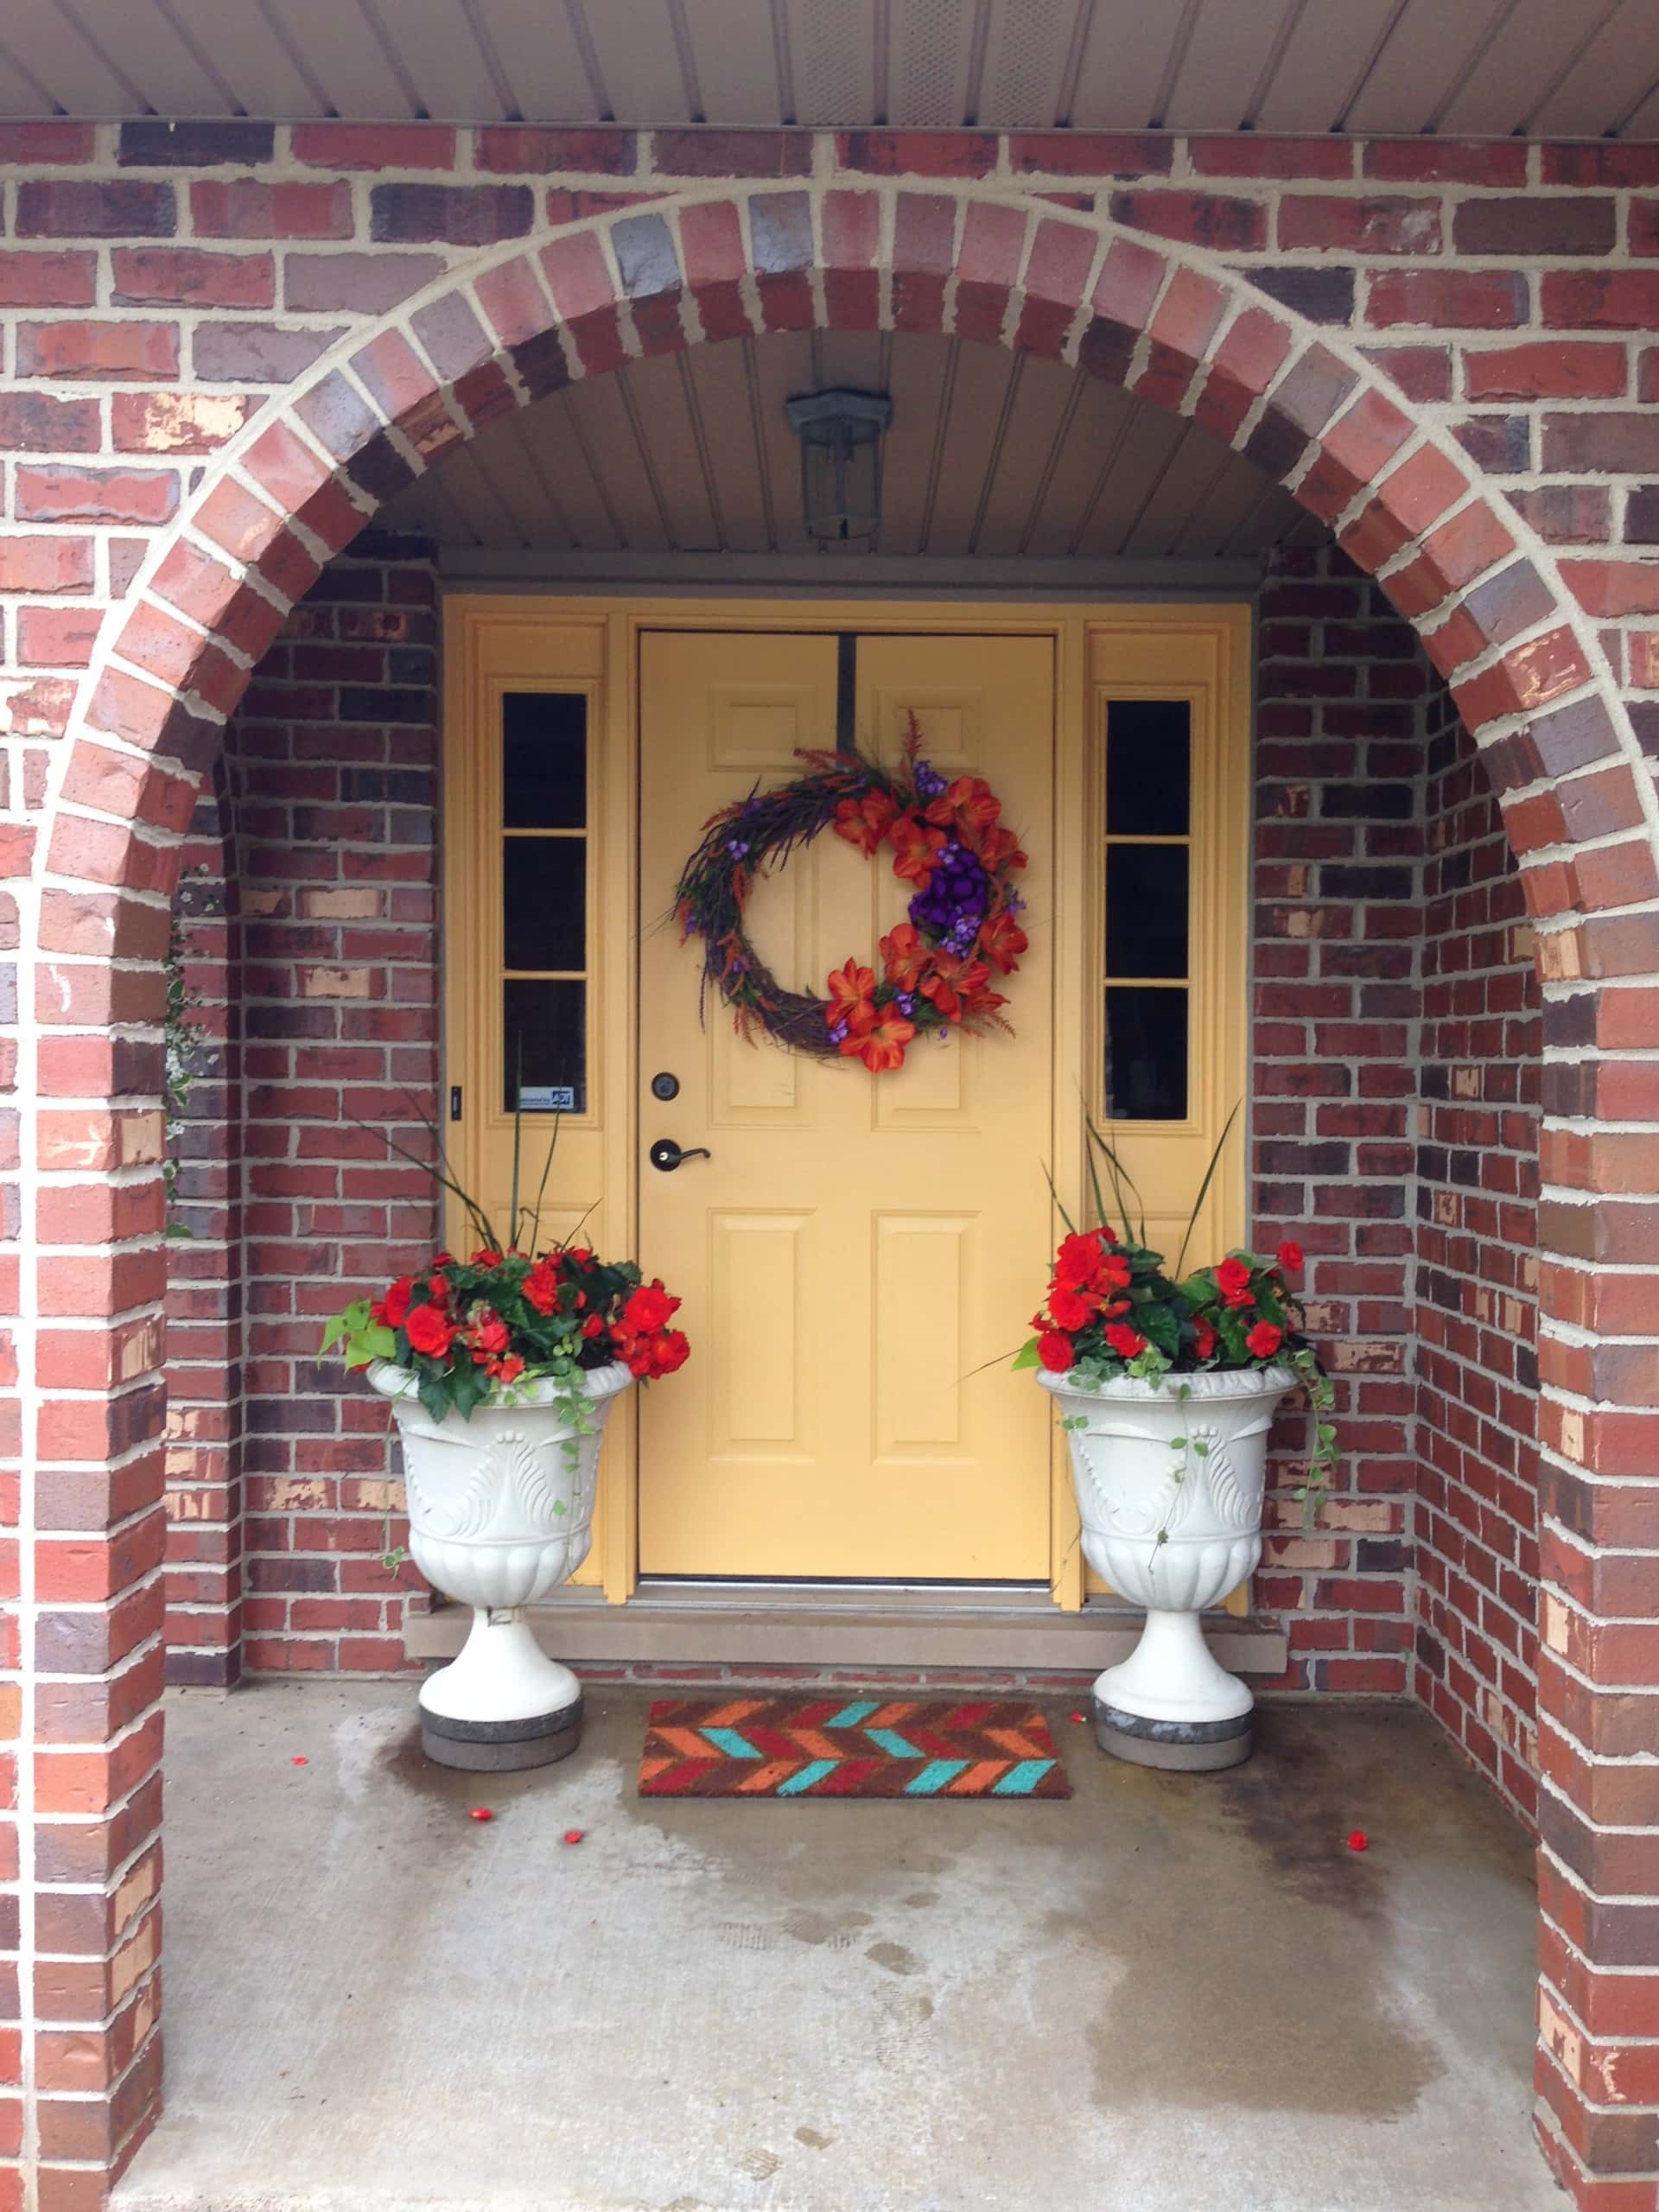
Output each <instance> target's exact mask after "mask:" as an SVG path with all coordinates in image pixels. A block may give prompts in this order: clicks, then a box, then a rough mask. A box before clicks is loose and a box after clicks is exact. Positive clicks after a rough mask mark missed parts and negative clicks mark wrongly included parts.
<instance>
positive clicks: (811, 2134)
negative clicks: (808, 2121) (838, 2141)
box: [795, 2127, 835, 2151]
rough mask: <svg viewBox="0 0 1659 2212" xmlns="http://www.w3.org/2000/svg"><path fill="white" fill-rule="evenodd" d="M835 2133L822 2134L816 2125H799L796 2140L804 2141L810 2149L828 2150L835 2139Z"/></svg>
mask: <svg viewBox="0 0 1659 2212" xmlns="http://www.w3.org/2000/svg"><path fill="white" fill-rule="evenodd" d="M795 2140H796V2141H797V2142H798V2143H804V2144H805V2145H806V2147H807V2149H808V2150H809V2151H827V2150H828V2149H829V2145H831V2144H832V2143H833V2142H834V2141H835V2137H834V2136H833V2135H820V2134H819V2133H818V2131H817V2128H816V2127H798V2128H797V2129H796V2131H795Z"/></svg>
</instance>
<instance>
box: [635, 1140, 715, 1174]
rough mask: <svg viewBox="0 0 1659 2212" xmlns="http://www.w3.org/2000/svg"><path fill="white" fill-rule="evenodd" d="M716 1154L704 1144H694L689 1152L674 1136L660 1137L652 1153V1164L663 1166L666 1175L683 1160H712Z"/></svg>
mask: <svg viewBox="0 0 1659 2212" xmlns="http://www.w3.org/2000/svg"><path fill="white" fill-rule="evenodd" d="M714 1156H715V1155H714V1154H713V1153H711V1152H710V1151H709V1147H708V1146H707V1145H704V1144H694V1145H693V1146H692V1147H691V1148H690V1151H689V1152H682V1151H681V1150H680V1147H678V1145H677V1144H676V1143H675V1141H674V1140H673V1138H672V1137H658V1140H657V1141H656V1143H655V1144H654V1145H652V1147H651V1153H650V1160H651V1164H652V1166H653V1167H659V1168H661V1170H662V1172H663V1173H664V1175H670V1174H671V1173H673V1171H674V1170H675V1168H677V1166H679V1164H680V1162H681V1161H682V1160H712V1159H713V1158H714Z"/></svg>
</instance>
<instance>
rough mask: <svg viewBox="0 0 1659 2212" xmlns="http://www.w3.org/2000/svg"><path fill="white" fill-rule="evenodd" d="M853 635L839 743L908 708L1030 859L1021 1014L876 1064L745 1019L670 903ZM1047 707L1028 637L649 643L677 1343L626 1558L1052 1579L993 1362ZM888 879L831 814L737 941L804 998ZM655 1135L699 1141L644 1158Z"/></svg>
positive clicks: (829, 726)
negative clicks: (810, 1048) (633, 1552)
mask: <svg viewBox="0 0 1659 2212" xmlns="http://www.w3.org/2000/svg"><path fill="white" fill-rule="evenodd" d="M849 654H850V655H851V656H853V657H854V660H853V665H854V667H855V684H854V690H853V698H854V703H855V713H854V717H853V719H854V723H855V729H856V734H857V737H858V741H859V742H860V743H861V745H863V746H865V747H868V748H873V749H874V750H875V751H876V752H877V753H879V754H880V756H881V757H883V758H887V759H891V758H893V757H896V755H897V753H898V749H899V743H900V741H901V738H902V735H903V732H904V728H905V724H906V715H907V714H908V713H909V712H910V711H911V710H912V709H914V711H915V713H916V714H917V715H918V718H919V720H920V722H921V726H922V729H923V733H924V747H925V752H926V753H927V755H928V757H930V758H931V760H933V761H934V762H935V763H936V764H937V766H938V767H939V768H940V770H941V771H942V772H944V773H947V774H954V773H960V772H974V773H977V774H981V775H983V776H985V777H986V778H988V780H989V781H990V783H991V785H992V787H993V789H994V790H995V791H996V792H997V793H998V795H999V796H1000V797H1001V799H1002V802H1003V808H1004V818H1005V819H1006V820H1007V822H1008V823H1010V824H1011V826H1013V827H1014V829H1017V830H1018V831H1019V833H1020V838H1021V842H1022V843H1023V844H1024V846H1025V849H1026V850H1027V853H1028V854H1029V855H1030V867H1029V868H1028V870H1027V874H1026V878H1025V888H1026V890H1027V894H1028V897H1029V899H1030V912H1029V913H1028V915H1027V928H1028V933H1029V935H1030V938H1031V946H1030V950H1029V951H1028V953H1027V955H1026V957H1024V958H1023V960H1022V961H1021V963H1020V973H1019V974H1018V976H1015V977H1014V980H1013V982H1012V983H1011V985H1009V986H1008V996H1009V1000H1010V1004H1009V1007H1008V1008H1007V1013H1008V1016H1009V1019H1010V1020H1011V1021H1012V1023H1013V1026H1014V1030H1015V1032H1016V1034H1015V1035H1014V1037H1012V1038H1009V1037H1005V1036H1000V1035H993V1036H990V1037H987V1038H969V1039H963V1038H959V1037H958V1038H953V1039H951V1040H950V1042H949V1043H948V1044H945V1045H943V1046H927V1047H925V1049H924V1048H922V1047H919V1046H915V1047H912V1051H911V1054H910V1058H909V1059H908V1061H907V1063H906V1065H905V1066H904V1067H903V1068H902V1069H901V1070H899V1071H897V1072H896V1073H891V1074H885V1075H880V1076H873V1075H869V1074H868V1073H866V1072H865V1071H864V1070H863V1069H862V1068H861V1067H860V1066H859V1065H857V1064H856V1063H855V1062H852V1061H848V1060H842V1061H836V1062H829V1061H821V1060H817V1059H815V1058H807V1057H805V1056H804V1055H802V1054H799V1053H789V1052H782V1051H779V1050H778V1049H777V1048H775V1047H773V1046H770V1045H766V1044H764V1043H763V1044H759V1045H753V1044H748V1043H746V1042H744V1041H743V1040H742V1039H739V1038H738V1037H736V1036H735V1035H734V1033H733V1031H732V1027H731V1023H730V1020H729V1017H728V1015H727V1014H726V1013H725V1011H724V1009H723V1008H722V1007H721V1006H720V1005H719V1004H718V1003H714V1002H711V1003H709V1004H708V1005H706V1006H700V1003H699V1001H700V991H699V965H698V961H697V957H696V951H695V950H693V949H692V948H690V947H686V946H683V945H682V944H680V942H679V938H678V932H677V930H675V928H674V927H673V925H672V924H671V923H669V922H665V921H664V916H666V914H667V912H668V910H669V908H670V906H671V903H672V896H673V889H674V885H675V882H676V880H677V876H678V874H679V871H680V868H681V867H682V865H683V862H684V861H685V859H686V857H687V856H688V855H689V854H690V852H691V851H692V849H693V848H694V847H695V845H696V842H697V838H698V836H699V834H700V831H701V829H702V824H703V823H704V822H705V821H706V820H707V818H708V817H709V816H710V815H711V814H713V813H715V811H716V810H718V809H719V808H720V807H721V806H723V805H725V804H728V802H729V801H731V800H733V799H734V798H741V797H743V796H744V795H745V793H747V791H749V790H750V789H751V788H752V787H753V785H754V784H755V783H756V782H757V781H760V782H761V783H762V784H772V783H775V782H777V781H779V780H783V779H787V778H789V777H790V776H791V775H793V774H796V773H798V772H799V770H798V762H797V761H796V759H795V751H796V748H797V747H800V746H818V747H830V746H833V745H834V744H835V742H836V718H837V696H838V685H839V687H840V690H841V696H842V699H843V701H844V699H845V696H846V682H847V673H848V669H847V661H848V657H849ZM1054 713H1055V677H1054V645H1053V641H1052V639H1049V638H1043V637H995V636H981V637H964V636H961V635H956V636H950V637H939V636H892V635H884V636H876V635H865V636H861V637H859V638H858V639H856V640H855V641H852V640H849V639H837V638H836V637H835V636H831V635H824V634H813V633H811V632H805V631H799V632H785V633H779V632H776V631H772V632H766V633H764V634H762V633H758V632H747V633H745V632H720V633H715V634H710V633H709V632H692V633H687V632H674V631H671V630H658V631H649V630H648V631H646V632H645V633H644V635H643V636H642V638H641V639H640V661H639V744H640V760H639V790H640V794H641V804H640V812H641V824H640V876H641V880H640V912H641V916H642V931H641V940H640V977H639V1063H638V1065H639V1086H640V1087H639V1122H638V1127H639V1132H640V1139H641V1143H640V1152H641V1167H640V1178H641V1188H640V1194H639V1249H640V1251H641V1252H642V1253H643V1254H645V1255H646V1256H647V1257H648V1259H649V1262H650V1267H651V1271H652V1273H653V1274H656V1273H660V1274H662V1275H663V1276H664V1279H665V1280H666V1281H668V1283H669V1284H670V1286H671V1287H672V1288H673V1289H675V1290H677V1291H678V1292H679V1293H680V1294H681V1295H682V1296H683V1299H684V1301H685V1304H684V1309H683V1313H682V1314H681V1316H680V1319H681V1320H682V1322H683V1325H684V1326H685V1327H686V1329H687V1330H688V1332H690V1337H691V1339H692V1343H693V1345H694V1347H695V1354H696V1356H695V1357H694V1358H693V1359H692V1361H691V1363H690V1364H689V1365H688V1366H687V1367H686V1368H685V1369H684V1370H683V1371H682V1372H681V1373H680V1374H679V1375H678V1376H676V1377H675V1379H674V1382H673V1383H672V1385H671V1386H664V1387H663V1388H661V1389H652V1390H648V1391H646V1392H645V1394H644V1402H643V1404H642V1406H641V1408H640V1434H639V1568H640V1571H641V1573H645V1574H656V1575H687V1576H721V1575H744V1576H760V1577H772V1578H779V1579H781V1578H789V1577H803V1578H810V1579H812V1580H827V1579H836V1578H851V1579H861V1580H902V1581H936V1580H937V1581H972V1582H988V1581H1002V1580H1008V1581H1030V1582H1046V1581H1047V1580H1048V1578H1049V1573H1050V1528H1049V1520H1050V1514H1049V1495H1050V1484H1049V1452H1048V1426H1049V1424H1048V1421H1047V1419H1046V1412H1047V1408H1046V1401H1044V1400H1043V1399H1042V1397H1041V1394H1040V1393H1039V1392H1038V1391H1035V1390H1033V1389H1031V1387H1030V1381H1029V1377H1028V1376H1015V1375H1013V1374H1011V1373H1010V1372H1009V1370H1008V1365H1007V1359H1008V1355H1009V1354H1010V1353H1011V1352H1012V1351H1014V1349H1015V1348H1016V1347H1017V1345H1018V1344H1020V1341H1021V1340H1022V1338H1024V1336H1025V1335H1026V1334H1027V1333H1028V1331H1027V1316H1028V1314H1029V1313H1030V1311H1031V1307H1032V1305H1033V1300H1034V1298H1035V1297H1036V1295H1037V1294H1038V1293H1039V1291H1040V1288H1041V1286H1042V1284H1043V1282H1044V1281H1045V1280H1046V1271H1045V1270H1046V1258H1047V1255H1048V1243H1049V1229H1050V1214H1049V1203H1048V1195H1047V1191H1046V1185H1045V1181H1044V1173H1043V1169H1044V1162H1045V1161H1046V1160H1047V1159H1048V1157H1049V1155H1050V1152H1051V1148H1052V1089H1051V1086H1052V1080H1053V1067H1054V1051H1053V1035H1052V1023H1053V1007H1052V950H1053V938H1052V927H1051V922H1052V912H1053V886H1054V875H1053V784H1054ZM906 888H907V887H906V886H905V885H904V884H902V883H900V882H899V881H898V880H896V879H895V878H894V877H893V873H892V870H891V868H890V867H889V866H888V865H887V864H886V863H885V862H884V861H883V860H882V859H880V857H878V858H877V860H876V861H874V862H868V861H864V860H862V859H861V857H860V856H859V855H857V854H856V853H855V852H854V851H853V850H852V849H851V848H850V847H849V846H847V845H846V844H845V843H843V842H842V841H841V840H839V839H837V838H835V837H829V836H825V837H822V838H820V839H819V840H818V841H817V843H816V844H814V845H813V846H812V847H810V849H808V850H807V851H805V852H804V853H800V854H798V855H796V857H795V858H794V859H793V860H792V861H791V863H790V865H789V867H788V868H787V869H785V871H783V872H781V873H779V874H776V875H774V876H772V877H771V878H769V879H768V880H765V881H763V882H762V883H761V884H760V886H759V887H757V889H756V892H755V893H754V896H753V899H752V901H751V906H750V917H751V921H752V928H753V936H754V938H755V939H756V942H757V943H758V944H760V945H761V946H763V947H764V949H765V950H766V954H767V956H768V958H769V960H770V962H771V964H772V967H773V969H774V970H775V972H777V973H778V974H779V976H782V977H785V979H788V980H790V981H792V982H796V983H797V984H798V986H799V987H801V988H811V989H816V990H819V991H822V990H823V987H824V979H825V977H826V976H827V975H828V973H829V969H831V968H833V967H838V966H839V965H840V964H841V963H842V962H843V961H844V960H845V959H846V958H847V957H848V956H849V954H850V955H854V956H855V957H857V958H858V959H859V960H861V961H862V962H866V963H868V962H873V961H874V958H875V953H876V940H877V938H879V936H880V934H881V933H882V931H885V930H887V929H889V928H891V927H892V926H893V924H894V923H895V922H896V921H898V920H900V919H901V918H903V912H904V905H905V897H906ZM671 1085H672V1086H675V1088H674V1090H673V1094H672V1095H671V1096H663V1095H662V1094H664V1093H665V1092H668V1091H669V1090H670V1088H671ZM664 1137H668V1138H672V1139H673V1140H675V1141H676V1142H677V1144H678V1145H680V1146H681V1147H683V1148H684V1149H686V1150H690V1149H691V1148H693V1147H706V1148H707V1151H708V1153H709V1157H708V1158H707V1159H690V1160H685V1161H684V1162H683V1164H682V1165H681V1166H678V1167H677V1168H675V1169H674V1170H672V1171H671V1172H666V1173H665V1172H662V1171H659V1170H653V1169H652V1167H650V1166H646V1165H645V1164H644V1162H645V1154H646V1153H647V1150H648V1147H650V1146H651V1145H652V1143H653V1142H655V1141H657V1140H658V1139H660V1138H664Z"/></svg>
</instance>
